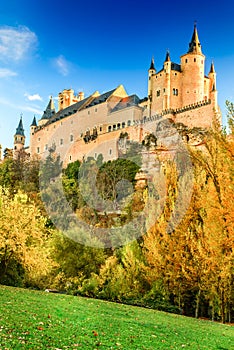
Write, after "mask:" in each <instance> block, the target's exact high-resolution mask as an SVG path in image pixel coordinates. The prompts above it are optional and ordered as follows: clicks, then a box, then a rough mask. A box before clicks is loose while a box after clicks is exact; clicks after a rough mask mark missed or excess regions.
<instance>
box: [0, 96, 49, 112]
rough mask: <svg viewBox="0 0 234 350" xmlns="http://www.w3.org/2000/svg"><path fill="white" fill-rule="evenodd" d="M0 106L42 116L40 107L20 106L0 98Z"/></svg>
mask: <svg viewBox="0 0 234 350" xmlns="http://www.w3.org/2000/svg"><path fill="white" fill-rule="evenodd" d="M0 104H2V105H5V106H8V107H10V108H13V109H16V110H18V111H20V112H22V111H25V112H32V113H35V114H39V115H42V114H43V110H41V109H40V107H37V106H32V107H31V106H28V105H21V104H18V103H13V102H12V101H10V100H8V99H6V98H4V97H0Z"/></svg>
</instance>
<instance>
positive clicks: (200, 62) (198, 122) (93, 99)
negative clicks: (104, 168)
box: [14, 25, 221, 164]
mask: <svg viewBox="0 0 234 350" xmlns="http://www.w3.org/2000/svg"><path fill="white" fill-rule="evenodd" d="M214 115H216V116H219V118H221V115H220V111H219V107H218V102H217V89H216V72H215V68H214V63H213V62H212V63H211V66H210V71H209V74H208V76H206V75H205V56H204V54H203V53H202V49H201V44H200V41H199V38H198V32H197V28H196V25H194V30H193V34H192V38H191V41H190V43H189V48H188V51H187V53H185V54H183V55H182V56H181V57H180V64H178V63H174V62H172V61H171V59H170V54H169V52H167V53H166V57H165V61H164V63H163V66H162V69H161V70H159V71H156V69H155V63H154V59H152V61H151V65H150V68H149V70H148V96H147V97H146V98H144V99H140V98H139V97H138V96H137V95H135V94H134V95H131V96H129V95H128V94H127V93H126V91H125V89H124V87H123V86H122V85H120V86H118V87H117V88H115V89H113V90H111V91H108V92H106V93H104V94H100V93H99V92H98V91H96V92H94V93H93V94H92V95H90V96H88V97H84V94H83V93H82V92H80V93H79V94H78V95H75V94H74V90H72V89H69V90H63V91H62V92H61V93H59V96H58V111H57V112H56V110H55V106H54V102H53V99H52V97H51V98H50V101H49V103H48V106H47V108H46V110H45V111H44V114H43V115H42V117H41V119H40V120H39V121H38V122H37V121H36V118H35V117H34V119H33V122H32V124H31V126H30V145H29V153H30V155H31V156H35V155H37V156H38V157H40V158H45V157H46V156H47V155H48V154H49V151H50V150H51V149H54V150H56V153H57V154H59V155H60V156H61V159H63V161H64V163H65V164H66V163H68V162H73V161H75V160H77V159H79V160H82V159H84V157H86V156H87V155H89V156H92V157H94V158H97V156H98V154H100V153H101V154H102V155H103V157H104V159H105V160H110V159H115V158H117V157H118V146H117V140H118V139H119V137H120V134H121V133H122V134H123V133H127V134H128V137H129V138H130V139H131V140H135V141H139V142H141V141H142V140H143V139H144V137H145V130H144V128H142V125H143V124H144V123H147V121H149V122H151V123H152V122H153V121H154V120H156V119H158V118H162V119H168V120H170V121H172V122H174V123H180V124H182V125H185V126H187V127H189V128H194V127H195V128H196V127H199V128H209V127H210V126H211V124H212V120H213V117H214ZM24 143H25V135H24V130H23V124H22V119H21V120H20V123H19V126H18V128H17V129H16V134H15V136H14V153H15V154H17V152H19V151H20V149H23V148H24Z"/></svg>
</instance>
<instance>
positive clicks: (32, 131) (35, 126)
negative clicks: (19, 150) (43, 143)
mask: <svg viewBox="0 0 234 350" xmlns="http://www.w3.org/2000/svg"><path fill="white" fill-rule="evenodd" d="M36 128H37V121H36V117H35V115H34V117H33V121H32V124H31V125H30V153H31V149H32V147H31V142H32V139H33V135H34V133H35V130H36Z"/></svg>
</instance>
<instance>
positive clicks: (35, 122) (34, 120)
mask: <svg viewBox="0 0 234 350" xmlns="http://www.w3.org/2000/svg"><path fill="white" fill-rule="evenodd" d="M30 126H37V121H36V117H35V115H34V118H33V121H32V124H31V125H30Z"/></svg>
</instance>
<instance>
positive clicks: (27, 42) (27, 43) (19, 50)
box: [0, 26, 37, 61]
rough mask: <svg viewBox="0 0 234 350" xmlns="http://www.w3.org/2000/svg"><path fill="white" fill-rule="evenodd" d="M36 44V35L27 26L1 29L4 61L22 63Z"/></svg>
mask: <svg viewBox="0 0 234 350" xmlns="http://www.w3.org/2000/svg"><path fill="white" fill-rule="evenodd" d="M36 44H37V36H36V34H35V33H33V32H32V31H30V29H29V28H27V27H25V26H19V27H0V52H1V56H0V59H1V60H2V61H20V60H21V59H23V58H24V57H25V55H26V54H27V53H28V52H29V51H30V50H31V49H32V48H34V47H35V45H36Z"/></svg>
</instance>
